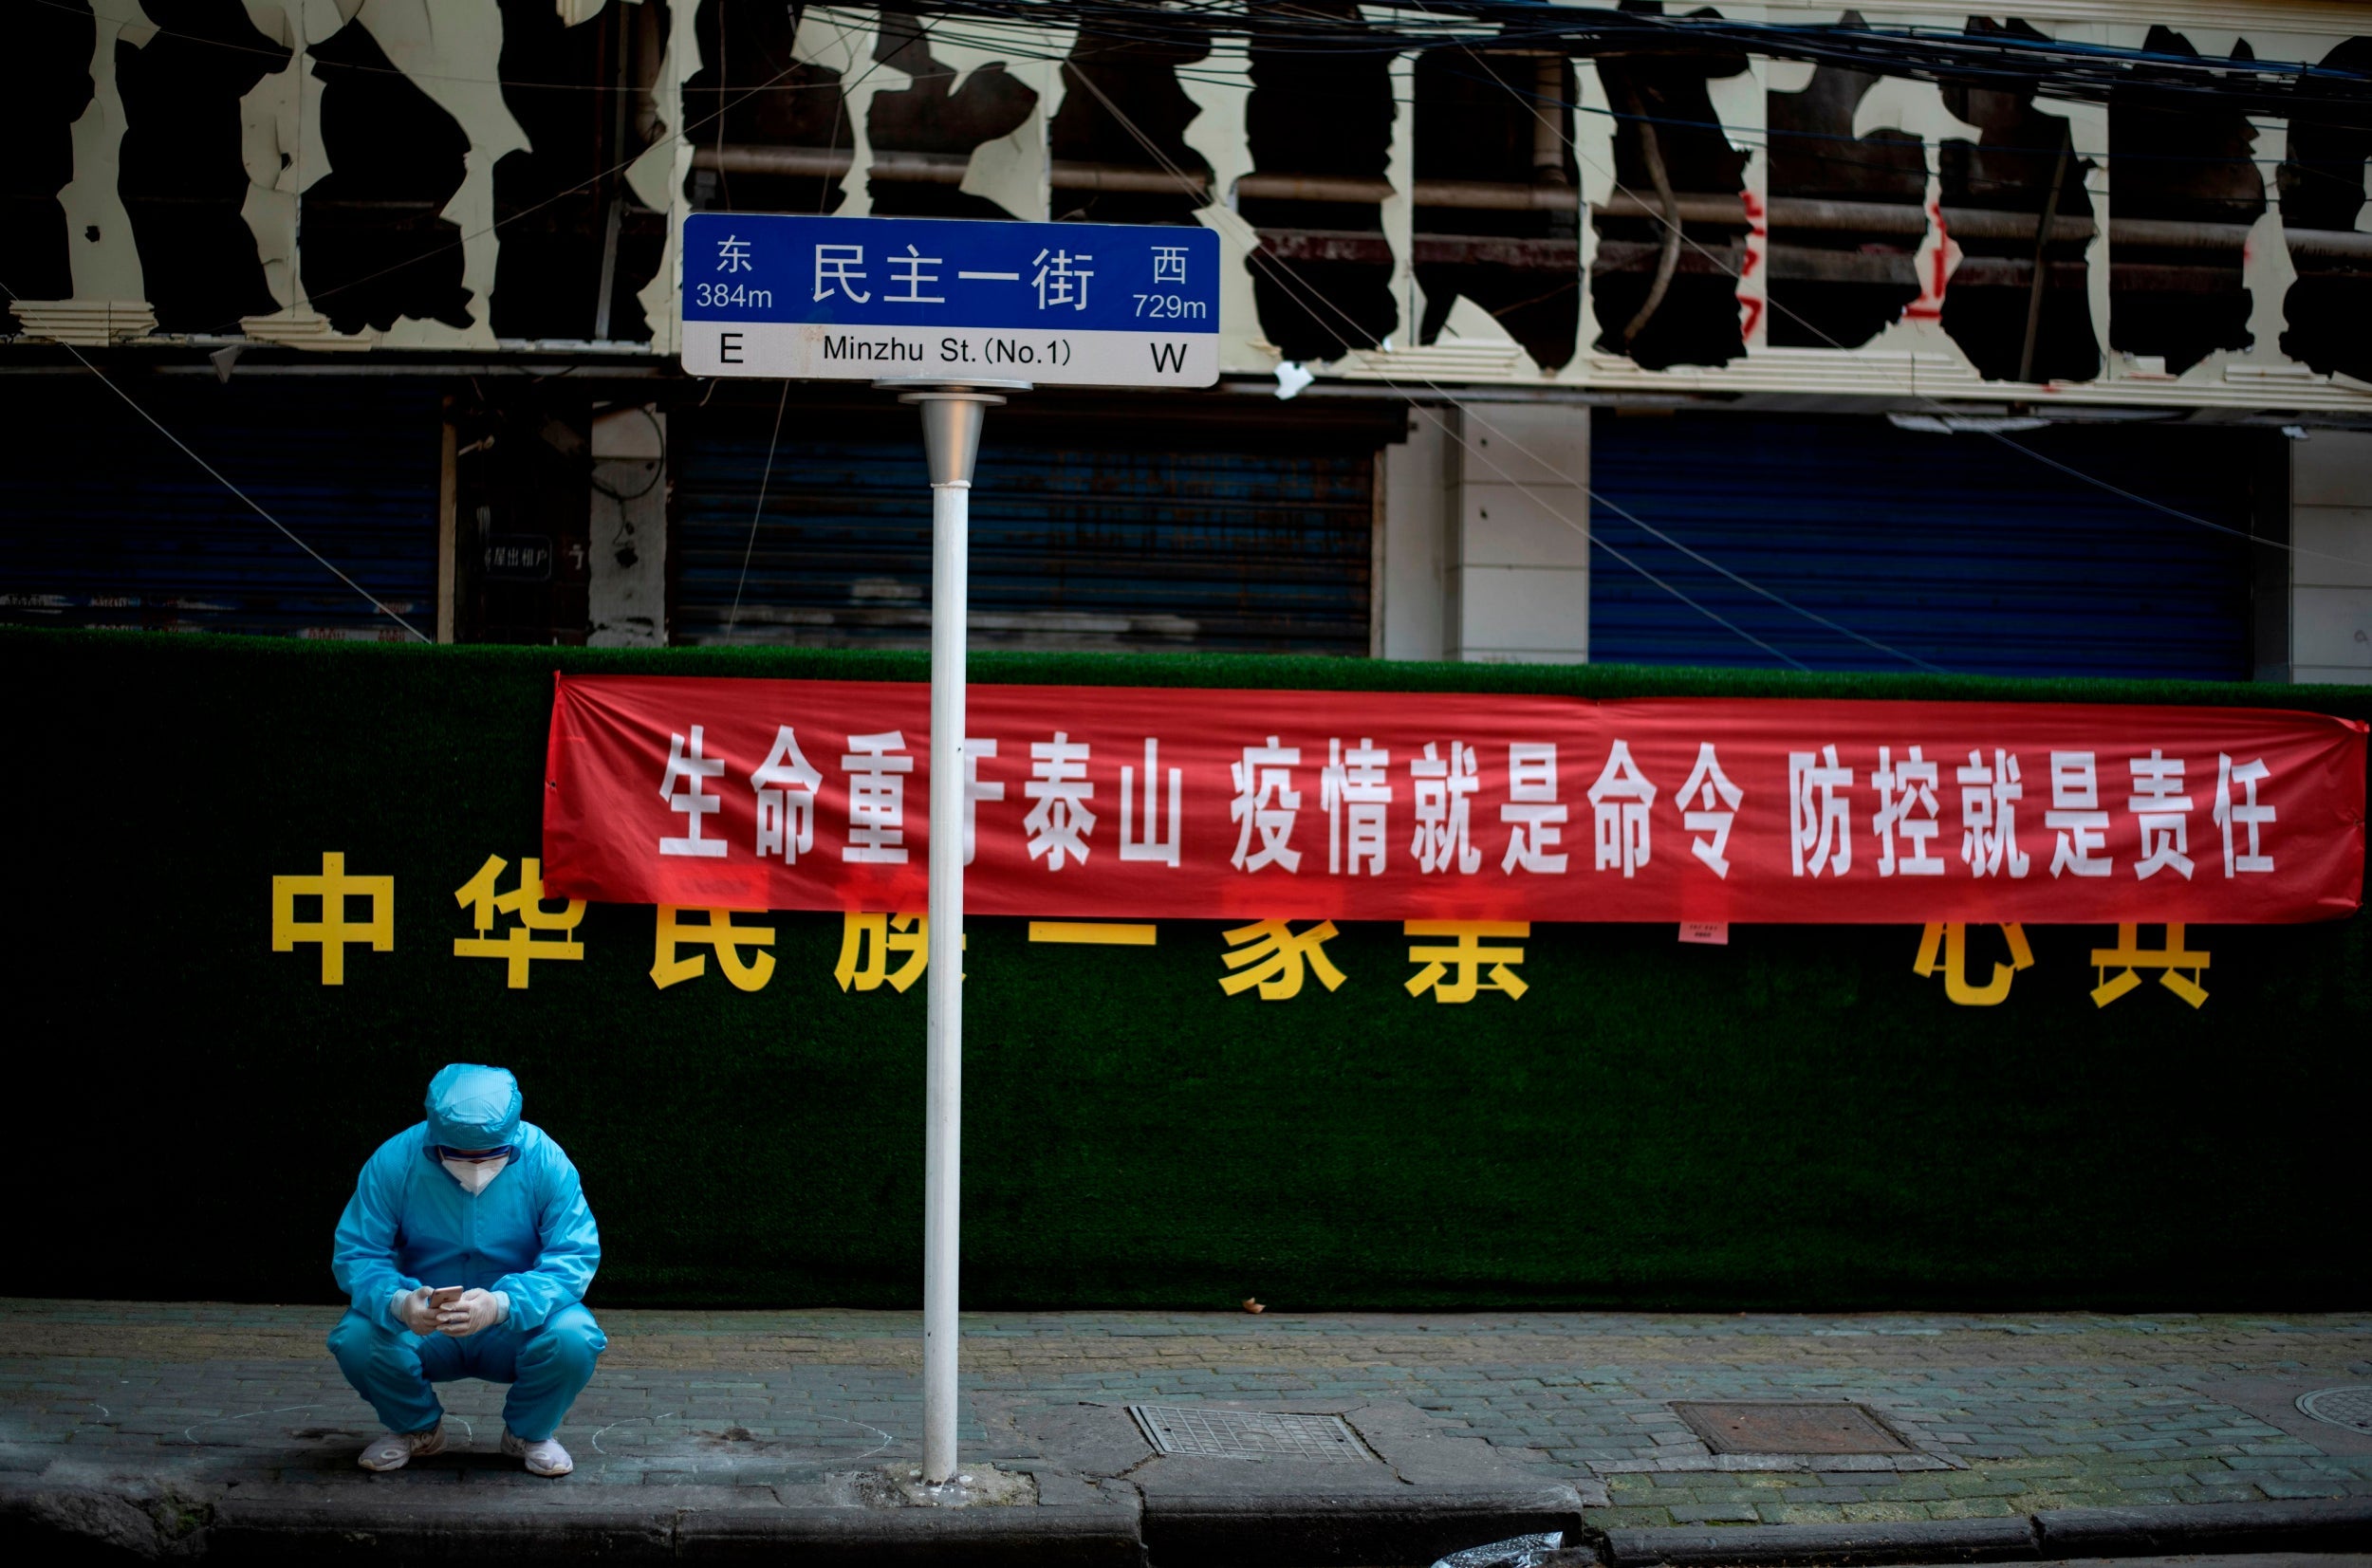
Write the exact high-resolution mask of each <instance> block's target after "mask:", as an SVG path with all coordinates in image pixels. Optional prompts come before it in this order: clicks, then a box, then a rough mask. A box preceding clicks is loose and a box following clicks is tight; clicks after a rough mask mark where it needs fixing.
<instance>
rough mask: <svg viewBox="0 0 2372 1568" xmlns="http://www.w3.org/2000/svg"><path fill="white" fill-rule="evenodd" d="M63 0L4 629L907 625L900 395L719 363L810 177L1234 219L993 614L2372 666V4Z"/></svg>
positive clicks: (1067, 475)
mask: <svg viewBox="0 0 2372 1568" xmlns="http://www.w3.org/2000/svg"><path fill="white" fill-rule="evenodd" d="M19 27H20V31H19V36H18V43H19V44H20V46H21V57H22V58H24V59H25V60H27V61H28V78H29V79H30V80H32V81H33V82H35V83H36V84H37V85H36V87H35V89H34V90H32V91H30V92H28V93H27V94H25V95H22V96H21V97H20V98H19V100H18V101H16V102H15V103H14V104H13V105H12V106H11V107H10V108H9V110H8V111H6V112H7V113H9V115H10V116H12V117H13V121H14V128H15V130H16V132H17V135H16V136H15V137H13V138H11V142H12V145H14V146H16V147H17V148H18V149H19V152H18V154H17V156H16V157H15V158H14V160H13V164H12V173H11V175H10V177H9V180H8V181H7V182H6V187H5V190H0V203H5V207H6V213H7V217H6V222H5V223H4V224H0V285H5V286H6V287H7V289H8V291H9V295H10V296H11V298H12V302H13V303H12V304H10V306H9V310H10V316H9V318H8V319H7V321H6V326H7V329H8V330H9V331H11V332H12V333H13V336H11V337H9V338H8V339H7V340H6V341H0V401H5V404H6V407H7V418H6V426H7V428H8V430H9V437H8V442H9V448H10V452H9V463H8V470H9V478H8V480H7V482H6V486H5V489H0V530H5V536H6V537H7V538H8V540H9V547H8V550H7V556H6V563H5V565H0V616H5V617H6V618H9V619H11V620H18V621H30V622H35V623H41V624H61V625H133V626H152V627H168V628H176V629H180V628H187V629H196V630H204V629H221V630H233V631H248V632H266V633H287V634H298V635H317V636H408V635H411V634H410V632H408V631H407V630H406V625H408V626H409V627H411V628H416V629H417V631H418V632H419V634H421V635H423V636H432V637H435V638H436V639H438V640H506V641H561V642H571V643H576V642H590V643H593V644H597V645H615V646H648V645H656V644H670V643H673V644H704V643H719V642H736V643H766V642H773V643H790V644H801V645H810V646H814V645H822V646H844V647H877V646H910V647H919V646H921V645H922V644H923V642H924V641H925V639H926V636H927V626H926V616H927V609H926V606H927V598H928V581H927V577H928V563H929V547H928V529H927V522H926V519H927V508H926V507H922V506H921V505H920V504H919V499H918V498H919V495H920V491H921V458H920V453H919V451H918V448H917V444H916V442H915V439H914V433H913V432H912V430H911V428H910V425H909V419H910V416H909V415H904V414H903V413H901V412H900V411H898V410H897V409H895V408H894V407H892V406H889V402H888V399H886V398H885V397H881V396H880V395H879V394H872V393H868V392H865V391H863V390H862V389H851V388H825V387H791V388H775V387H770V386H757V385H751V384H712V383H707V382H701V381H697V380H694V379H692V378H687V377H685V376H683V375H682V374H681V373H680V371H679V370H678V369H677V368H676V364H675V354H676V338H677V325H678V323H677V317H676V308H675V301H676V295H677V290H678V287H679V285H680V283H681V281H682V279H683V278H684V276H685V275H686V268H687V267H691V268H696V267H698V266H699V265H700V263H699V260H698V259H697V258H687V257H685V256H684V255H682V254H681V253H680V246H679V241H680V236H681V232H682V224H683V219H684V217H685V215H686V214H687V213H689V212H695V211H709V212H834V213H839V214H843V215H864V214H867V213H878V214H884V215H892V214H894V215H916V216H944V217H959V218H960V217H977V218H996V217H1018V218H1029V219H1042V220H1054V221H1062V220H1080V221H1095V222H1124V223H1174V224H1199V225H1203V226H1206V227H1209V228H1211V229H1213V230H1215V231H1217V232H1218V235H1219V238H1220V243H1221V248H1222V267H1223V277H1224V285H1223V290H1222V309H1221V320H1220V328H1221V339H1220V341H1221V357H1222V370H1223V375H1222V379H1221V383H1220V385H1219V386H1218V387H1217V388H1215V389H1214V390H1212V391H1210V392H1208V393H1203V394H1195V395H1174V394H1172V395H1154V394H1142V395H1121V394H1112V395H1106V396H1082V395H1078V394H1055V393H1051V392H1049V393H1046V394H1032V395H1030V396H1028V397H1023V398H1018V399H1016V400H1015V402H1014V404H1013V405H1012V406H1011V407H1010V409H1008V410H1005V411H1001V412H1000V413H999V414H998V415H996V416H995V418H994V420H993V421H992V424H991V439H990V443H989V447H988V451H987V452H986V454H985V456H984V458H983V464H982V470H981V473H980V477H979V482H978V493H977V497H976V501H975V508H976V509H975V525H974V526H975V535H974V551H975V555H974V563H973V627H972V630H973V638H974V641H975V643H976V644H978V645H980V646H984V647H999V646H1008V647H1034V648H1083V649H1108V650H1119V651H1127V650H1140V649H1160V650H1173V651H1177V650H1209V651H1237V652H1263V651H1267V652H1291V653H1303V654H1328V655H1345V656H1381V657H1390V658H1446V659H1453V660H1471V661H1489V660H1517V661H1531V660H1558V661H1577V660H1584V659H1588V660H1599V661H1613V662H1640V663H1664V664H1696V665H1707V664H1710V665H1745V666H1766V665H1787V664H1797V665H1802V666H1806V667H1809V668H1854V669H1934V670H1945V671H1952V672H1955V673H1992V674H2001V673H2017V674H2103V675H2165V676H2181V677H2194V678H2210V679H2234V680H2246V679H2258V680H2301V681H2366V680H2372V332H2368V330H2367V326H2366V323H2372V308H2367V306H2372V221H2367V207H2366V200H2365V196H2366V187H2365V175H2366V159H2367V155H2372V133H2366V132H2364V131H2363V130H2362V129H2361V122H2362V121H2363V108H2364V107H2372V78H2367V76H2366V73H2367V72H2368V71H2372V6H2364V5H2359V4H2336V3H2307V0H2290V3H2262V4H2259V3H2250V4H2233V3H2216V0H2161V3H2159V4H2157V5H2152V6H2147V7H2143V6H2140V5H2134V4H2128V3H2125V0H2048V3H2040V4H2034V5H2029V6H2027V7H2025V8H2024V9H2021V11H2020V12H2019V13H2018V14H2016V15H2015V16H1972V15H1970V14H1968V13H1966V12H1965V11H1964V10H1961V9H1955V8H1953V7H1949V6H1945V5H1941V4H1922V3H1916V0H1899V3H1896V4H1891V5H1889V6H1887V7H1885V8H1884V9H1874V10H1864V11H1845V10H1842V9H1822V8H1817V7H1812V6H1797V5H1786V4H1765V5H1757V6H1749V7H1724V8H1722V9H1721V10H1720V11H1719V13H1718V14H1716V13H1714V12H1713V11H1710V10H1708V11H1699V12H1696V13H1695V14H1692V15H1690V16H1685V17H1683V16H1679V15H1677V13H1675V12H1667V11H1665V10H1662V9H1656V8H1652V7H1651V8H1646V9H1633V10H1625V11H1613V10H1598V9H1589V8H1582V7H1550V8H1539V7H1527V8H1511V7H1498V8H1494V7H1491V6H1486V5H1465V6H1451V5H1439V6H1430V7H1423V6H1417V5H1414V4H1411V5H1408V6H1405V7H1403V6H1398V5H1367V6H1349V5H1341V6H1334V5H1326V4H1320V5H1315V6H1295V7H1290V8H1288V7H1281V6H1264V5H1260V4H1247V5H1245V6H1243V7H1242V8H1240V9H1236V10H1234V11H1231V12H1225V13H1218V14H1215V15H1214V12H1213V11H1211V10H1210V9H1195V10H1194V11H1193V12H1192V13H1191V14H1187V13H1184V12H1179V11H1174V10H1170V9H1164V8H1161V7H1158V6H1148V7H1141V8H1135V9H1124V8H1116V7H1111V6H1087V5H1066V4H1063V3H1060V0H1045V3H1040V4H1027V5H1025V4H1019V3H1012V4H989V3H981V4H971V5H964V6H954V7H947V8H937V7H930V6H924V7H920V8H918V9H888V8H880V9H877V8H825V7H818V6H789V7H785V6H782V5H758V4H742V3H739V0H698V3H696V4H695V3H692V0H678V3H676V4H674V5H668V4H663V3H661V0H640V3H639V4H633V3H626V0H611V3H609V4H606V5H605V4H603V3H602V0H557V3H556V4H555V3H554V0H512V3H506V4H502V5H499V6H489V5H479V4H465V3H462V0H363V3H361V4H360V5H356V4H353V3H351V0H340V3H339V4H336V5H331V6H324V5H319V4H315V5H309V6H296V5H285V6H284V5H279V4H271V3H265V0H181V3H174V4H169V3H167V0H141V3H140V4H139V5H134V4H132V0H120V3H114V4H102V5H99V6H96V7H92V6H88V5H83V4H80V3H78V0H61V3H59V4H56V5H45V6H41V7H34V8H28V10H27V11H26V12H25V14H24V15H23V16H22V17H20V19H19ZM2351 104H2354V105H2357V107H2354V108H2351V107H2350V105H2351ZM93 367H95V368H96V369H97V370H98V371H99V372H101V373H102V374H101V375H94V374H93ZM324 562H325V563H327V566H334V567H335V568H336V569H337V572H339V573H343V575H344V577H345V578H346V579H348V580H350V581H341V580H340V578H339V576H337V575H335V574H333V572H332V571H330V570H328V569H326V566H325V565H324ZM358 589H359V590H360V592H358V591H357V590H358ZM374 600H375V601H376V603H377V606H378V607H375V606H374V602H373V601H374ZM389 612H392V613H389ZM399 620H400V622H401V623H402V624H399V623H398V621H399Z"/></svg>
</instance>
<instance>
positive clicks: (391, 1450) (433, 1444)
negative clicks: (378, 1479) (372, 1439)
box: [354, 1421, 445, 1470]
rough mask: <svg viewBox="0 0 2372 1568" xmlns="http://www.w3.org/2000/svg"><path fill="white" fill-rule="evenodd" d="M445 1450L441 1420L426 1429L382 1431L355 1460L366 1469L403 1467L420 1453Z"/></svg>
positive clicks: (443, 1428) (398, 1468) (443, 1427)
mask: <svg viewBox="0 0 2372 1568" xmlns="http://www.w3.org/2000/svg"><path fill="white" fill-rule="evenodd" d="M444 1451H445V1424H444V1423H443V1422H442V1421H439V1422H438V1423H436V1425H435V1426H434V1427H431V1428H429V1430H426V1431H424V1432H381V1433H380V1434H379V1441H378V1442H376V1443H373V1444H372V1445H371V1446H370V1447H369V1448H364V1449H363V1450H362V1451H361V1453H360V1454H358V1455H356V1456H355V1460H354V1462H355V1463H356V1464H357V1465H360V1466H361V1467H363V1468H364V1469H366V1470H400V1469H402V1468H403V1467H405V1466H406V1465H409V1464H411V1463H412V1461H413V1460H414V1459H416V1458H417V1457H419V1456H420V1455H423V1454H432V1453H443V1452H444Z"/></svg>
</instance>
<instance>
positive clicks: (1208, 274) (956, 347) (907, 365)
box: [683, 212, 1219, 387]
mask: <svg viewBox="0 0 2372 1568" xmlns="http://www.w3.org/2000/svg"><path fill="white" fill-rule="evenodd" d="M683 367H684V369H686V370H688V371H690V372H691V373H692V374H693V375H695V376H762V377H768V378H783V379H810V378H813V379H823V380H852V381H874V380H898V379H917V380H919V379H932V380H950V381H960V380H963V379H966V378H978V379H996V380H1011V381H1032V382H1037V383H1039V384H1042V385H1065V386H1131V387H1161V386H1167V387H1197V386H1209V385H1211V384H1212V383H1213V382H1214V381H1216V380H1217V379H1218V378H1219V236H1218V235H1217V234H1215V233H1214V232H1213V231H1210V230H1208V229H1200V228H1154V227H1150V226H1135V225H1128V226H1123V225H1120V224H1107V223H983V222H973V221H968V220H964V219H954V218H818V217H793V216H786V215H778V214H772V213H756V212H695V213H693V214H691V215H690V216H689V217H687V218H685V219H684V229H683Z"/></svg>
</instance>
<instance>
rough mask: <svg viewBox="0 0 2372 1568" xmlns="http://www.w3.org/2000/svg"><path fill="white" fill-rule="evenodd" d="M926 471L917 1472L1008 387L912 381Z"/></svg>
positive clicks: (937, 1411)
mask: <svg viewBox="0 0 2372 1568" xmlns="http://www.w3.org/2000/svg"><path fill="white" fill-rule="evenodd" d="M899 401H900V402H905V403H913V404H915V405H917V407H918V408H919V409H920V410H921V412H922V447H923V452H924V455H925V457H926V458H927V459H928V460H929V465H930V472H931V894H930V953H929V958H930V967H929V968H928V969H926V970H925V971H924V972H925V974H926V976H927V979H926V985H927V987H928V996H929V1000H930V1010H929V1022H928V1024H926V1031H927V1037H928V1041H929V1044H928V1049H927V1056H926V1061H927V1074H928V1077H927V1083H926V1087H925V1089H924V1104H925V1121H926V1131H925V1135H924V1145H923V1165H922V1480H923V1484H924V1485H931V1486H936V1485H941V1484H943V1483H945V1482H948V1481H951V1480H954V1476H955V1471H956V1467H955V1350H956V1326H955V1310H956V1286H957V1270H958V1265H959V1263H960V1260H961V1247H960V1245H959V1244H960V1240H961V1232H960V1228H959V1220H960V1208H959V1203H960V1198H961V1194H962V1151H963V1095H964V838H963V835H964V773H965V767H964V634H965V629H966V622H967V620H968V618H969V610H968V599H969V594H968V581H967V577H968V573H969V569H970V562H969V558H968V545H969V536H970V533H971V527H972V470H973V459H974V458H975V457H977V456H978V455H979V451H980V427H981V425H982V424H983V423H984V422H985V420H986V419H987V416H988V411H989V409H990V407H991V405H992V404H997V403H1002V402H1003V401H1005V399H1004V398H1002V397H997V396H996V395H995V394H993V393H987V392H979V391H974V390H973V389H972V388H969V387H945V388H940V389H936V390H933V391H928V392H909V393H906V394H905V395H904V396H903V397H900V398H899Z"/></svg>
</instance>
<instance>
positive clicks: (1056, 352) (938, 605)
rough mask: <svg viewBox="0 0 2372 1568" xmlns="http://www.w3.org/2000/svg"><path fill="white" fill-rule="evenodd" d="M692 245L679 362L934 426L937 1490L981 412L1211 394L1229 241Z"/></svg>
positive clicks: (1093, 230)
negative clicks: (884, 398) (909, 411)
mask: <svg viewBox="0 0 2372 1568" xmlns="http://www.w3.org/2000/svg"><path fill="white" fill-rule="evenodd" d="M681 254H682V255H683V256H684V257H686V258H687V259H686V261H685V262H684V264H683V275H682V278H681V294H680V296H679V298H678V300H677V311H678V315H679V318H680V320H681V322H682V334H683V335H682V340H681V341H682V360H683V367H684V369H685V370H687V371H689V372H691V373H692V374H693V375H695V376H740V377H752V378H781V377H788V378H794V379H821V380H834V381H859V380H862V381H871V382H873V383H874V385H876V386H877V387H880V388H883V389H884V390H889V391H895V392H898V393H899V394H901V395H902V400H903V401H905V402H909V403H913V404H915V405H917V407H918V408H919V409H920V411H921V414H922V441H923V449H924V451H925V452H926V453H927V455H928V456H929V458H930V470H931V526H932V546H931V563H932V570H931V855H930V859H931V864H930V878H931V890H930V946H931V950H932V951H931V964H930V968H929V970H928V973H929V975H930V985H929V992H928V994H929V998H930V1015H929V1022H928V1024H927V1029H928V1039H929V1045H928V1058H927V1060H928V1062H929V1071H928V1084H927V1088H926V1091H925V1093H926V1104H925V1111H926V1122H927V1135H926V1137H925V1140H924V1158H923V1172H922V1479H923V1480H924V1481H925V1482H926V1483H928V1484H929V1485H934V1486H936V1485H943V1484H944V1483H946V1482H948V1481H951V1480H954V1478H955V1475H956V1465H955V1287H956V1267H957V1264H958V1263H959V1262H960V1260H961V1257H962V1253H961V1249H960V1247H959V1245H958V1239H959V1234H960V1232H959V1225H958V1222H959V1220H960V1214H959V1212H958V1209H957V1200H958V1197H959V1195H960V1192H961V1182H960V1171H959V1169H958V1158H959V1155H960V1153H961V1148H962V1137H963V1081H964V1079H963V1073H964V1063H963V1044H964V1013H963V1007H964V993H963V973H964V842H963V822H964V809H963V808H964V776H965V774H966V772H967V771H968V770H967V769H966V767H965V766H964V632H965V622H966V618H967V617H966V600H967V599H968V597H969V596H968V594H967V593H966V587H967V584H966V582H965V577H966V552H965V544H966V535H967V534H968V533H969V532H970V531H971V522H972V517H971V512H972V507H971V500H972V468H973V458H974V457H975V456H976V455H977V454H978V452H979V449H980V426H981V424H982V422H983V420H984V419H985V418H986V416H987V414H988V410H989V408H990V407H991V405H992V404H996V403H1001V402H1003V401H1004V400H1005V399H1004V398H1002V397H998V396H996V391H997V390H1021V391H1027V390H1028V388H1029V387H1030V385H1031V384H1032V383H1037V384H1051V385H1062V386H1121V387H1167V388H1179V389H1184V388H1193V387H1207V386H1211V385H1214V384H1215V383H1216V382H1217V380H1218V378H1219V281H1220V273H1219V236H1218V234H1217V233H1216V232H1215V231H1212V230H1209V229H1202V228H1195V227H1186V228H1177V227H1170V226H1162V225H1140V226H1130V225H1121V224H1097V223H1003V222H977V221H973V220H971V219H952V218H875V217H865V218H834V217H807V216H794V215H791V214H788V213H780V212H774V213H768V212H694V213H692V214H690V215H689V216H687V217H686V218H685V219H684V223H683V249H682V252H681ZM695 260H696V265H695ZM1004 377H1012V378H1014V379H1010V380H1007V379H1003V378H1004Z"/></svg>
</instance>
